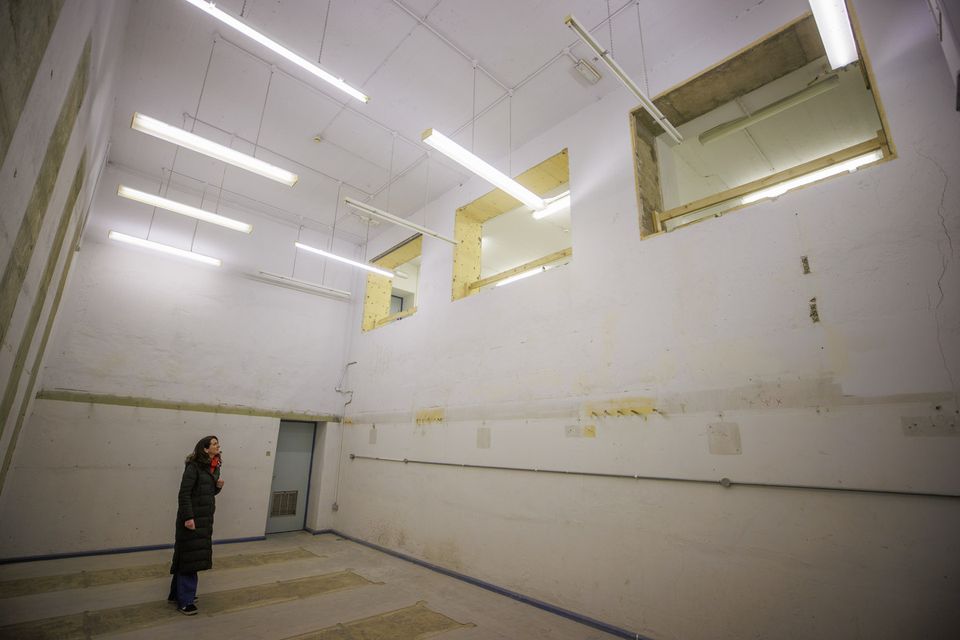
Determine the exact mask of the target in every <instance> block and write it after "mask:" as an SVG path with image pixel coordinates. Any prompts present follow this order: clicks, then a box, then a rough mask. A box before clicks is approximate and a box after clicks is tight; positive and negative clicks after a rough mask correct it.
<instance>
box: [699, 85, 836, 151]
mask: <svg viewBox="0 0 960 640" xmlns="http://www.w3.org/2000/svg"><path fill="white" fill-rule="evenodd" d="M839 86H840V78H839V77H838V76H835V75H833V76H830V77H829V78H826V79H824V80H822V81H820V82H818V83H816V84H812V85H810V86H809V87H807V88H806V89H801V90H800V91H797V92H796V93H793V94H790V95H789V96H787V97H785V98H781V99H780V100H777V101H776V102H774V103H772V104H768V105H767V106H765V107H763V108H762V109H757V110H756V111H754V112H753V113H751V114H750V115H748V116H744V117H742V118H737V119H736V120H731V121H729V122H724V123H723V124H720V125H717V126H716V127H713V128H712V129H709V130H707V131H704V132H703V133H701V134H700V136H699V137H698V139H699V140H700V144H707V143H708V142H713V141H714V140H719V139H720V138H723V137H724V136H728V135H730V134H731V133H735V132H737V131H742V130H743V129H746V128H747V127H752V126H753V125H755V124H756V123H758V122H761V121H763V120H766V119H767V118H771V117H773V116H775V115H777V114H778V113H781V112H783V111H786V110H787V109H790V108H792V107H795V106H797V105H798V104H803V103H804V102H806V101H807V100H810V99H811V98H814V97H816V96H818V95H820V94H821V93H826V92H827V91H830V90H832V89H835V88H837V87H839Z"/></svg>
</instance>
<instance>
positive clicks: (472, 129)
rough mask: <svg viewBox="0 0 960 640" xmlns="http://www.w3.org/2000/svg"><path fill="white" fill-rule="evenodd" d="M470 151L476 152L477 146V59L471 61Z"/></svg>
mask: <svg viewBox="0 0 960 640" xmlns="http://www.w3.org/2000/svg"><path fill="white" fill-rule="evenodd" d="M470 123H471V125H470V151H471V152H473V153H476V152H477V150H476V146H477V61H476V60H474V61H473V116H472V117H471V118H470Z"/></svg>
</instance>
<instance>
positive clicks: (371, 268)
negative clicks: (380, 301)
mask: <svg viewBox="0 0 960 640" xmlns="http://www.w3.org/2000/svg"><path fill="white" fill-rule="evenodd" d="M293 245H294V246H295V247H296V248H298V249H303V250H304V251H309V252H310V253H315V254H317V255H318V256H323V257H325V258H330V259H331V260H337V261H338V262H343V263H344V264H349V265H351V266H353V267H359V268H360V269H366V270H367V271H371V272H373V273H376V274H378V275H381V276H384V277H386V278H393V272H391V271H386V270H384V269H381V268H379V267H375V266H373V265H372V264H364V263H363V262H357V261H356V260H351V259H350V258H344V257H343V256H338V255H337V254H335V253H330V252H329V251H324V250H323V249H317V248H316V247H311V246H310V245H308V244H303V243H302V242H294V243H293Z"/></svg>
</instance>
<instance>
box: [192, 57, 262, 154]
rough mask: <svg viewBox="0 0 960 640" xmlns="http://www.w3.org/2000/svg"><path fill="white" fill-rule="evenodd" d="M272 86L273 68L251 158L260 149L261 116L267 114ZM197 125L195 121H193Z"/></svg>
mask: <svg viewBox="0 0 960 640" xmlns="http://www.w3.org/2000/svg"><path fill="white" fill-rule="evenodd" d="M271 84H273V67H270V77H269V78H267V92H266V93H265V94H264V96H263V106H262V107H261V108H260V123H259V124H257V138H256V140H254V141H253V157H254V158H256V157H257V150H258V149H259V148H260V131H261V129H263V116H264V115H265V114H266V113H267V100H269V99H270V85H271ZM193 123H194V124H196V123H197V121H196V120H194V121H193Z"/></svg>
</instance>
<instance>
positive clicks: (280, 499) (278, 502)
mask: <svg viewBox="0 0 960 640" xmlns="http://www.w3.org/2000/svg"><path fill="white" fill-rule="evenodd" d="M299 493H300V492H299V491H274V492H273V501H272V503H271V505H270V517H271V518H272V517H274V516H295V515H297V494H299Z"/></svg>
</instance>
